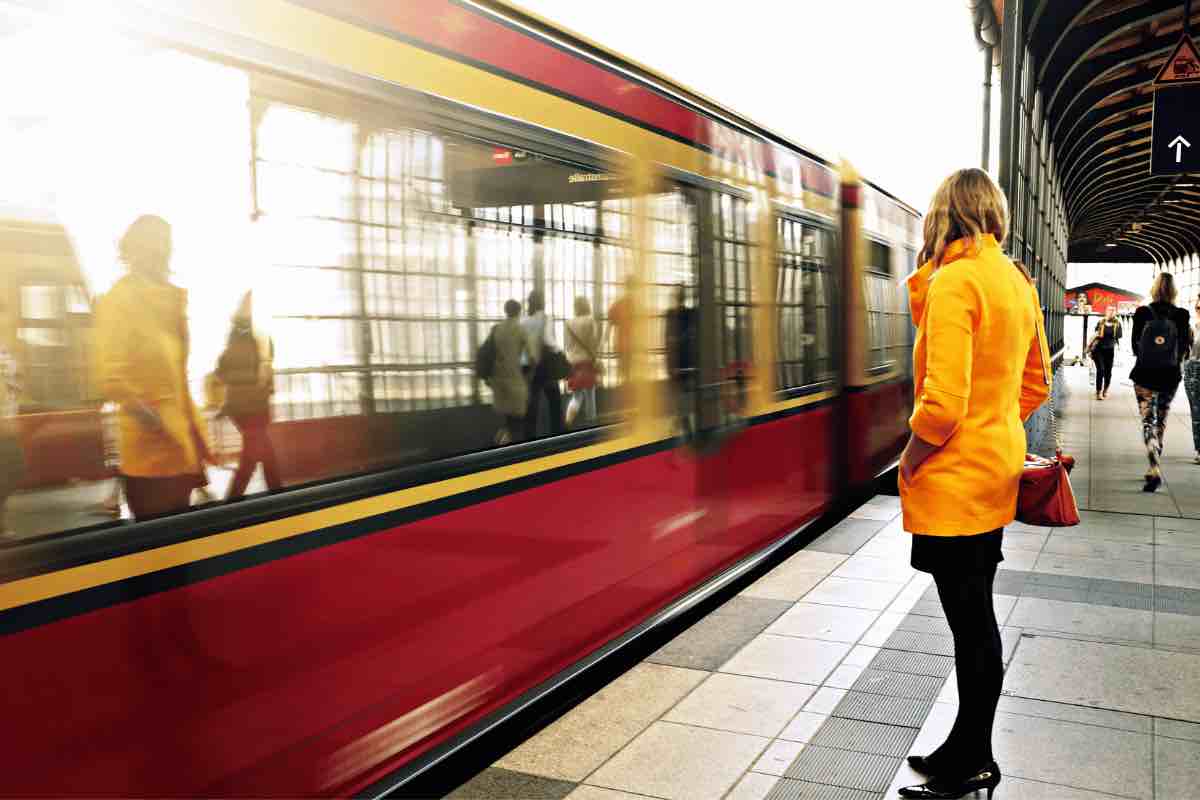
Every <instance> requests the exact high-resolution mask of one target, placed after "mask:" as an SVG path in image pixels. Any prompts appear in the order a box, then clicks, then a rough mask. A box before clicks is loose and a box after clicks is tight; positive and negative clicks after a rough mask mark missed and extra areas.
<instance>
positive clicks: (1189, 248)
mask: <svg viewBox="0 0 1200 800" xmlns="http://www.w3.org/2000/svg"><path fill="white" fill-rule="evenodd" d="M1128 226H1129V223H1122V224H1114V225H1111V226H1105V227H1101V226H1100V225H1099V224H1098V225H1097V226H1096V227H1094V228H1086V229H1082V230H1081V231H1080V232H1079V236H1080V237H1081V238H1087V237H1088V236H1090V235H1091V234H1092V233H1093V232H1094V233H1096V234H1097V238H1101V239H1103V238H1107V239H1108V241H1110V242H1111V241H1115V240H1119V239H1120V238H1121V236H1122V234H1121V230H1122V229H1124V228H1126V227H1128ZM1138 232H1139V233H1147V232H1148V233H1150V234H1153V235H1157V236H1159V237H1160V238H1162V239H1164V240H1166V241H1170V242H1172V243H1173V244H1174V245H1175V246H1176V247H1177V248H1178V249H1179V254H1180V255H1183V254H1187V253H1191V252H1193V251H1195V250H1196V249H1197V248H1200V235H1197V232H1196V231H1195V230H1193V229H1192V228H1191V227H1190V226H1188V224H1187V223H1186V222H1185V221H1179V220H1176V219H1172V218H1170V217H1166V216H1159V217H1157V218H1156V219H1154V220H1153V221H1149V222H1143V223H1141V228H1140V229H1139V231H1138Z"/></svg>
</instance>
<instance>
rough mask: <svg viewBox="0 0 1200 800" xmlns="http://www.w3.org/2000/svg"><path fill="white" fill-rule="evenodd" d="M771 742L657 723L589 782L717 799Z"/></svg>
mask: <svg viewBox="0 0 1200 800" xmlns="http://www.w3.org/2000/svg"><path fill="white" fill-rule="evenodd" d="M769 742H770V740H769V739H765V738H763V737H760V736H750V735H748V734H744V733H730V732H728V731H714V730H709V729H707V728H696V727H692V726H690V725H676V724H673V723H670V722H655V723H654V724H653V725H651V726H650V727H649V728H647V729H646V730H645V731H643V732H642V733H641V734H640V735H639V736H638V737H637V738H636V739H634V740H633V741H632V742H630V743H629V744H628V745H626V746H625V748H624V749H622V750H621V751H620V752H619V753H617V754H616V755H615V756H613V758H612V759H611V760H609V761H608V763H606V764H604V765H603V766H602V767H600V769H598V770H596V772H595V773H593V774H592V775H591V776H590V777H589V778H588V783H589V784H592V785H594V786H603V787H606V788H609V789H618V790H621V791H626V792H633V793H635V794H648V795H652V796H654V797H662V798H668V800H706V799H709V798H710V799H711V800H718V798H720V797H721V796H722V795H724V794H725V792H727V791H728V790H729V789H730V788H731V787H732V786H733V785H734V783H736V782H737V780H738V779H739V778H740V777H741V776H742V773H744V772H745V771H746V770H747V769H748V768H749V767H750V765H751V764H753V763H754V762H755V761H756V760H757V759H758V756H759V755H760V754H761V753H762V751H763V750H764V749H765V748H766V746H767V745H768V744H769Z"/></svg>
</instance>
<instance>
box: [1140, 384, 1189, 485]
mask: <svg viewBox="0 0 1200 800" xmlns="http://www.w3.org/2000/svg"><path fill="white" fill-rule="evenodd" d="M1178 388H1179V387H1178V386H1173V387H1171V388H1170V389H1169V390H1167V391H1165V392H1156V391H1154V390H1153V389H1147V388H1146V387H1145V386H1134V387H1133V393H1134V394H1135V395H1137V403H1138V411H1140V412H1141V414H1142V441H1144V442H1145V443H1146V458H1148V459H1149V460H1150V469H1149V471H1148V472H1147V473H1146V474H1147V475H1157V474H1159V466H1158V457H1159V456H1160V455H1162V448H1163V434H1164V433H1166V431H1167V412H1168V411H1170V410H1171V401H1172V400H1174V399H1175V390H1176V389H1178Z"/></svg>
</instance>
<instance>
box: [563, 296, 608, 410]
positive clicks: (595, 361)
mask: <svg viewBox="0 0 1200 800" xmlns="http://www.w3.org/2000/svg"><path fill="white" fill-rule="evenodd" d="M565 339H566V342H565V344H566V347H565V352H566V354H567V361H568V362H569V363H570V365H571V374H570V375H568V376H567V389H568V390H570V392H571V402H570V403H568V404H567V420H566V421H567V426H568V427H570V426H571V425H572V424H574V422H575V420H576V419H581V420H582V421H583V422H585V423H586V422H594V421H595V419H596V382H597V380H598V377H599V374H600V356H599V351H600V323H598V322H596V318H595V317H594V316H592V304H591V303H589V302H588V299H587V298H586V297H576V298H575V316H574V317H572V318H571V319H569V320H567V324H566V335H565ZM580 414H582V415H583V416H582V417H580V416H579V415H580Z"/></svg>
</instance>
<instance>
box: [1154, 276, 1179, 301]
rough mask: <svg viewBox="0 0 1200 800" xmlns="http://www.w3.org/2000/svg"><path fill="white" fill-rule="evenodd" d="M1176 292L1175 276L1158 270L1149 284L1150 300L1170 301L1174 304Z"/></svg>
mask: <svg viewBox="0 0 1200 800" xmlns="http://www.w3.org/2000/svg"><path fill="white" fill-rule="evenodd" d="M1177 296H1178V292H1177V291H1176V289H1175V276H1174V275H1172V274H1171V273H1169V272H1160V273H1158V275H1157V276H1156V277H1155V278H1154V283H1153V284H1152V285H1151V286H1150V300H1151V302H1154V303H1170V304H1171V305H1175V298H1176V297H1177Z"/></svg>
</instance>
